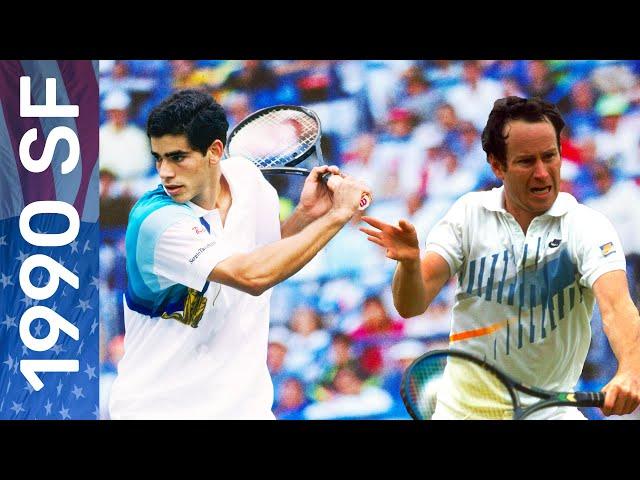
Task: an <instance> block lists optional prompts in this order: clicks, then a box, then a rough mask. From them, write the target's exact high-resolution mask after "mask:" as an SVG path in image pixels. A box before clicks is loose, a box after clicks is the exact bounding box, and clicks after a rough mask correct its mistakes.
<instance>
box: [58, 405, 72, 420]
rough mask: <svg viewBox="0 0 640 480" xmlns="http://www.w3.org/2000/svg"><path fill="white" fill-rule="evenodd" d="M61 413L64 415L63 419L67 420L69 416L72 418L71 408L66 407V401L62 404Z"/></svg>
mask: <svg viewBox="0 0 640 480" xmlns="http://www.w3.org/2000/svg"><path fill="white" fill-rule="evenodd" d="M58 413H59V414H60V415H62V420H66V419H67V418H69V419H70V418H71V415H69V409H68V408H64V403H63V404H62V410H60V411H59V412H58Z"/></svg>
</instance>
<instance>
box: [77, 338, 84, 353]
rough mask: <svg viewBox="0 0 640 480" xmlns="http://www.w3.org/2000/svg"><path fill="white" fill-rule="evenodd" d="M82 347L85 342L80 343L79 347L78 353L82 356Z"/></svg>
mask: <svg viewBox="0 0 640 480" xmlns="http://www.w3.org/2000/svg"><path fill="white" fill-rule="evenodd" d="M82 347H84V340H82V341H81V342H80V346H79V347H78V351H77V352H76V353H77V354H78V355H81V354H82Z"/></svg>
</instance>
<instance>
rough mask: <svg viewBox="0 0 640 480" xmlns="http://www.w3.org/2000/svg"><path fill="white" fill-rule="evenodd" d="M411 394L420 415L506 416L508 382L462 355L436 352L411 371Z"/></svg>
mask: <svg viewBox="0 0 640 480" xmlns="http://www.w3.org/2000/svg"><path fill="white" fill-rule="evenodd" d="M411 375H412V380H411V382H410V384H409V392H408V394H409V397H410V400H411V403H412V405H413V406H414V409H415V410H417V413H418V414H419V416H420V417H421V418H424V419H426V420H430V419H432V418H457V419H467V418H470V419H507V418H512V416H513V405H512V402H511V396H510V394H509V390H508V388H507V386H506V385H505V384H504V383H503V382H502V381H501V380H500V379H499V378H498V377H496V376H495V375H494V374H493V373H492V372H490V371H488V370H486V369H484V368H482V367H481V366H479V365H476V364H474V363H472V362H469V361H465V360H461V359H460V358H454V357H447V356H435V357H431V358H429V359H428V360H427V361H423V362H421V363H420V364H419V365H418V366H417V368H415V369H414V371H412V372H411Z"/></svg>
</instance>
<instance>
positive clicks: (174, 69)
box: [99, 60, 640, 419]
mask: <svg viewBox="0 0 640 480" xmlns="http://www.w3.org/2000/svg"><path fill="white" fill-rule="evenodd" d="M183 88H204V89H207V90H208V91H209V92H210V93H211V95H212V96H213V97H214V98H215V99H216V100H217V101H218V102H219V103H220V104H221V105H223V107H224V108H225V110H226V112H227V114H228V118H229V123H230V129H231V128H233V127H234V126H235V125H236V124H237V123H238V122H239V121H240V120H241V119H242V118H244V117H245V116H246V115H248V114H249V113H251V112H253V111H255V110H257V109H260V108H263V107H267V106H271V105H276V104H295V105H304V106H307V107H309V108H311V109H312V110H314V111H315V112H316V113H317V114H318V116H319V117H320V120H321V123H322V132H323V138H322V153H323V156H324V159H325V161H326V162H327V163H330V164H336V165H338V166H340V167H341V168H342V169H343V171H344V172H346V173H348V174H350V175H353V176H355V177H357V178H360V179H362V180H364V181H365V182H367V183H368V184H369V185H370V186H371V188H372V191H373V192H374V195H375V200H374V203H373V205H372V206H371V207H370V208H369V210H368V211H367V214H368V215H371V216H374V217H377V218H380V219H382V220H384V221H387V222H392V223H395V222H397V221H398V220H399V219H400V218H405V219H408V220H409V221H411V222H412V223H413V224H414V225H415V226H416V228H417V229H418V233H419V237H420V239H421V242H424V239H425V237H426V234H427V233H428V231H429V229H430V228H431V226H433V225H434V224H435V222H437V221H438V220H439V219H440V218H441V217H442V215H443V214H444V213H445V212H446V211H447V209H448V208H449V207H450V206H451V204H452V203H453V202H454V201H455V200H456V199H457V198H459V197H460V195H462V194H464V193H466V192H469V191H473V190H482V189H489V188H493V187H495V186H499V183H497V181H496V179H495V177H494V175H493V173H492V172H491V169H490V168H489V166H488V164H487V162H486V155H485V153H484V152H483V150H482V146H481V142H480V134H481V132H482V129H483V128H484V125H485V122H486V120H487V117H488V114H489V112H490V111H491V108H492V106H493V102H494V101H495V100H496V99H498V98H501V97H504V96H507V95H518V96H523V97H533V96H539V97H542V98H544V99H546V100H548V101H551V102H553V103H555V104H556V105H558V107H559V108H560V110H561V112H562V114H563V116H564V119H565V121H566V124H567V126H566V128H565V130H564V132H563V136H562V157H563V167H562V186H561V189H562V190H563V191H567V192H570V193H571V194H573V195H574V196H575V197H576V198H577V199H578V201H580V202H583V203H585V204H587V205H589V206H591V207H593V208H594V209H597V210H599V211H601V212H603V213H604V214H605V215H606V216H607V217H608V218H609V219H610V220H611V221H612V223H613V224H614V226H615V227H616V229H617V231H618V233H619V235H620V237H621V241H622V244H623V248H624V250H625V253H626V255H627V264H628V272H627V274H628V278H629V285H630V289H631V293H632V297H633V299H634V301H635V302H636V305H640V235H639V232H640V61H614V60H606V61H594V60H578V61H551V60H548V61H546V60H531V61H526V60H523V61H520V60H507V61H495V60H488V61H475V60H464V61H453V60H436V61H424V60H417V61H405V60H388V61H377V60H327V61H320V60H269V61H260V60H247V61H236V60H173V61H165V60H152V61H148V60H132V61H123V60H116V61H101V62H100V99H101V112H100V115H101V118H100V121H101V127H100V153H99V161H100V215H101V222H100V223H101V236H102V237H101V240H102V242H101V248H100V284H101V287H100V295H101V296H100V325H101V366H102V369H101V382H102V385H101V394H102V398H101V404H102V405H101V410H102V418H108V413H107V409H106V397H107V395H108V391H109V386H110V383H111V382H112V380H113V378H114V377H115V375H116V366H117V362H118V360H119V359H120V357H121V356H122V354H123V332H124V324H123V313H122V301H123V298H122V295H123V292H124V290H125V288H126V272H125V251H124V235H125V230H126V224H127V217H128V213H129V210H130V208H131V206H132V205H133V204H134V203H135V201H136V200H137V198H139V196H140V195H141V194H142V193H144V192H145V191H146V190H148V189H151V188H155V187H156V186H157V185H158V184H159V183H160V182H159V179H158V176H157V174H156V172H155V168H154V163H153V158H152V157H151V154H150V148H149V142H148V139H147V136H146V133H145V122H146V118H147V116H148V114H149V112H150V111H151V110H152V109H153V108H154V107H155V106H156V105H157V104H158V103H159V102H160V101H162V100H163V99H164V98H165V97H167V96H168V95H169V94H171V93H172V92H173V91H176V90H178V89H183ZM269 180H270V181H271V182H272V184H273V185H274V186H275V187H276V189H277V190H278V192H279V193H280V196H281V219H283V220H284V219H285V218H286V217H287V216H288V215H289V214H290V213H291V211H292V209H293V208H294V207H295V205H296V203H297V198H296V195H297V194H299V192H300V189H301V187H302V181H303V180H304V179H303V178H300V179H298V178H297V177H294V176H272V177H269ZM359 223H360V221H359V218H354V219H353V221H352V222H351V223H350V224H349V225H347V226H346V227H345V228H344V229H343V230H342V231H340V233H339V234H338V235H337V236H336V237H335V238H334V239H333V240H332V241H331V242H330V243H329V245H328V246H327V247H326V248H325V249H324V250H323V251H321V253H320V254H318V255H317V256H316V258H315V259H314V260H313V261H312V262H311V263H309V264H308V265H307V266H306V267H305V268H304V269H302V270H301V271H300V272H299V273H297V274H296V275H295V276H293V277H291V278H290V279H288V280H287V281H285V282H283V283H282V284H280V285H278V286H276V287H275V288H274V290H273V296H272V302H271V305H272V307H271V330H270V331H271V334H270V343H269V350H268V360H267V361H268V366H269V369H270V371H271V375H272V378H273V382H274V388H275V400H274V405H273V409H274V413H275V415H276V417H277V418H280V419H404V418H409V416H408V414H407V413H406V412H405V409H404V407H403V405H402V401H401V398H400V393H399V387H400V381H401V376H402V372H403V370H404V368H406V366H407V365H408V364H409V363H410V362H411V361H412V360H413V359H415V358H416V357H418V356H419V355H421V354H422V353H424V352H425V351H427V350H430V349H434V348H445V347H446V346H447V345H448V336H449V327H450V315H451V308H452V304H453V303H452V302H453V293H454V287H453V282H454V281H455V280H454V279H452V280H451V282H450V283H449V284H448V285H447V287H446V288H445V289H443V291H442V292H441V294H440V295H439V296H438V297H437V298H436V300H435V301H434V302H433V304H432V305H431V306H430V307H429V309H428V310H427V312H426V313H425V314H423V315H420V316H418V317H414V318H410V319H406V320H405V319H402V318H401V317H400V316H399V315H398V314H397V312H396V311H395V308H394V307H393V302H392V298H391V291H390V285H391V278H392V275H393V271H394V268H395V262H394V261H392V260H389V259H386V258H385V257H384V252H383V250H382V249H381V248H379V247H377V246H376V245H373V244H371V243H369V242H368V241H367V240H366V236H365V235H364V234H362V233H361V232H359V231H358V229H357V227H358V225H359ZM422 245H423V246H424V243H422ZM592 330H593V339H592V343H591V349H590V351H589V355H588V357H587V362H586V365H585V368H584V370H583V375H582V378H581V381H580V384H579V385H578V388H579V389H582V390H599V389H600V388H601V387H602V386H604V385H605V384H606V383H607V382H608V381H609V379H610V378H611V377H612V376H613V374H614V373H615V370H616V368H617V364H616V360H615V356H614V355H613V353H612V351H611V348H610V346H609V344H608V341H607V339H606V337H605V336H604V333H603V331H602V324H601V320H600V316H599V312H598V311H597V308H596V311H595V313H594V317H593V320H592ZM221 394H224V393H223V392H221ZM585 413H586V414H587V416H589V417H590V418H602V416H601V414H600V413H599V410H597V409H588V410H585ZM636 415H637V414H636Z"/></svg>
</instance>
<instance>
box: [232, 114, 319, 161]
mask: <svg viewBox="0 0 640 480" xmlns="http://www.w3.org/2000/svg"><path fill="white" fill-rule="evenodd" d="M318 135H319V125H318V123H317V122H316V120H315V119H314V118H313V117H311V116H309V115H307V114H306V113H304V112H302V111H299V110H287V109H282V110H271V111H269V112H267V113H265V114H264V115H261V116H259V117H257V118H255V119H254V120H253V121H251V122H249V123H247V124H246V125H245V126H244V127H242V128H241V129H240V130H238V132H236V134H235V135H234V136H233V137H232V138H231V139H230V141H229V154H230V155H232V156H234V155H240V156H243V157H246V158H248V159H249V160H251V161H252V162H253V163H255V164H256V165H257V166H258V167H260V168H268V167H278V166H284V165H287V164H289V163H290V162H291V161H293V160H295V159H296V158H298V157H299V156H301V155H302V154H303V153H304V152H306V151H307V150H309V149H310V148H311V147H313V145H315V143H316V141H317V138H318Z"/></svg>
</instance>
